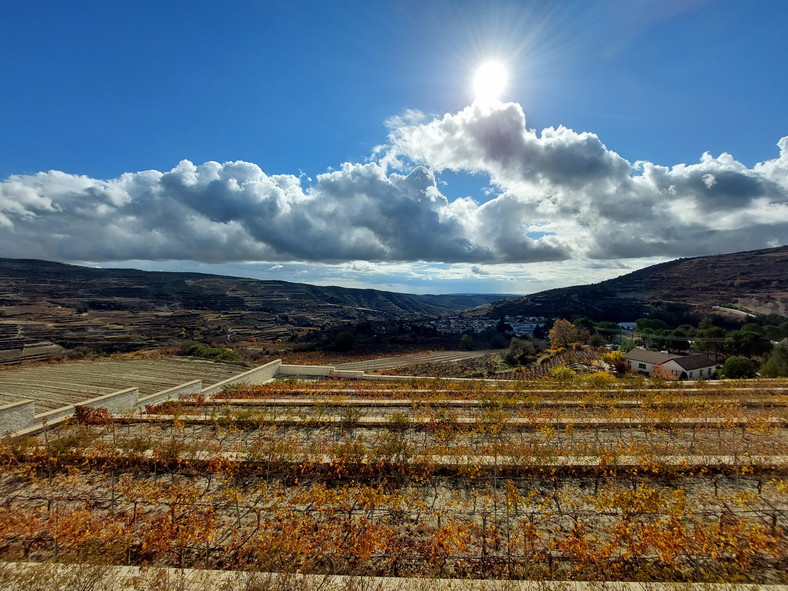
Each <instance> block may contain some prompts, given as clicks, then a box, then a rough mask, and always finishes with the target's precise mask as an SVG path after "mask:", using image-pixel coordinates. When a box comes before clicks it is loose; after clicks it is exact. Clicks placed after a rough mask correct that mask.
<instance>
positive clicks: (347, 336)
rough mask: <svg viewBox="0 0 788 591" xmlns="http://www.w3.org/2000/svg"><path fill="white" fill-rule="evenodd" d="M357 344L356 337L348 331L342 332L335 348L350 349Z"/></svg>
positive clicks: (338, 336) (339, 349)
mask: <svg viewBox="0 0 788 591" xmlns="http://www.w3.org/2000/svg"><path fill="white" fill-rule="evenodd" d="M355 346H356V337H354V336H353V334H352V333H349V332H347V331H342V332H340V333H339V334H338V335H337V338H336V340H335V341H334V349H335V350H336V351H350V350H351V349H352V348H353V347H355Z"/></svg>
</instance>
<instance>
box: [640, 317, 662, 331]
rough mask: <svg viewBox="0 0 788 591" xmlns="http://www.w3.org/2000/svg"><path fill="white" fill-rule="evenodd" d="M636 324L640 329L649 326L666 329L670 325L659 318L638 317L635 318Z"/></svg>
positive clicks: (653, 328) (654, 328)
mask: <svg viewBox="0 0 788 591" xmlns="http://www.w3.org/2000/svg"><path fill="white" fill-rule="evenodd" d="M635 324H636V325H637V327H638V331H642V330H645V329H647V328H650V329H652V330H666V329H667V328H668V325H667V324H666V323H665V321H664V320H660V319H659V318H638V319H637V320H635Z"/></svg>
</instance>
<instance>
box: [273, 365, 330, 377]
mask: <svg viewBox="0 0 788 591" xmlns="http://www.w3.org/2000/svg"><path fill="white" fill-rule="evenodd" d="M333 372H334V366H333V365H281V366H280V367H279V373H278V374H277V375H280V376H320V377H325V378H327V377H328V376H330V375H331V374H332V373H333Z"/></svg>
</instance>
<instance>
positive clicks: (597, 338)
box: [588, 334, 607, 348]
mask: <svg viewBox="0 0 788 591" xmlns="http://www.w3.org/2000/svg"><path fill="white" fill-rule="evenodd" d="M605 343H607V341H606V340H605V337H603V336H602V335H600V334H592V335H591V336H590V337H589V338H588V344H589V345H590V346H592V347H594V348H599V347H604V346H605Z"/></svg>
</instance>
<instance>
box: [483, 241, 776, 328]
mask: <svg viewBox="0 0 788 591" xmlns="http://www.w3.org/2000/svg"><path fill="white" fill-rule="evenodd" d="M724 305H728V306H734V307H740V308H744V309H747V310H750V311H752V312H756V313H762V314H780V315H783V316H786V315H788V246H780V247H776V248H768V249H759V250H752V251H742V252H735V253H730V254H722V255H711V256H701V257H691V258H680V259H676V260H673V261H668V262H665V263H659V264H656V265H651V266H649V267H645V268H644V269H639V270H637V271H633V272H631V273H627V274H625V275H621V276H619V277H615V278H613V279H608V280H606V281H602V282H600V283H595V284H588V285H576V286H571V287H563V288H557V289H551V290H547V291H542V292H538V293H535V294H530V295H527V296H523V297H519V298H507V299H504V300H501V301H500V302H494V303H491V304H489V305H484V306H481V307H480V309H479V310H478V312H477V313H486V314H491V315H496V316H497V315H506V314H509V315H527V316H556V317H572V316H586V317H588V318H590V319H592V320H615V321H619V320H629V319H634V318H639V317H642V316H646V315H650V314H654V313H657V312H662V313H667V314H676V315H685V316H695V317H697V316H699V315H702V314H704V313H708V312H709V311H710V310H712V309H713V307H714V306H724Z"/></svg>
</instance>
